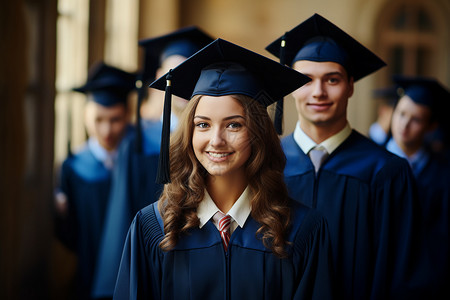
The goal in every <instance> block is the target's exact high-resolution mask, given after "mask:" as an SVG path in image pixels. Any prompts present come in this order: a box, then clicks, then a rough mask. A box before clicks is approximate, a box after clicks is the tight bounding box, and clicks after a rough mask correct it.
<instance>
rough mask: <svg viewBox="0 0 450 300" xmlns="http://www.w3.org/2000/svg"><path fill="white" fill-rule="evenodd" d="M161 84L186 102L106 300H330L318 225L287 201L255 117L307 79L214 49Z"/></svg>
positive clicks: (276, 150)
mask: <svg viewBox="0 0 450 300" xmlns="http://www.w3.org/2000/svg"><path fill="white" fill-rule="evenodd" d="M167 77H168V83H169V85H168V86H169V87H170V88H169V89H168V91H170V92H172V93H173V94H175V95H176V96H179V97H182V98H185V99H191V100H190V101H189V103H188V106H187V107H186V109H185V110H184V113H183V117H182V119H181V121H180V126H179V129H178V130H177V131H176V132H175V133H174V135H173V136H172V137H171V139H170V148H169V149H168V151H167V152H168V153H170V160H169V167H168V168H169V169H170V174H168V175H169V176H167V177H166V178H165V179H166V180H167V181H166V185H165V187H164V191H163V193H162V195H161V197H160V200H159V202H158V203H157V204H153V205H150V206H148V207H146V208H144V209H143V210H142V211H140V212H139V213H138V214H137V215H136V217H135V220H134V221H133V224H132V225H131V227H130V230H129V234H128V238H127V241H126V244H125V248H124V252H123V256H122V263H121V269H120V271H119V276H118V279H117V285H116V292H115V297H116V298H117V299H130V298H131V299H137V298H139V299H141V298H142V299H144V298H145V299H154V298H156V299H160V298H162V299H174V298H177V297H178V298H183V299H294V298H295V299H297V298H298V299H303V298H304V299H312V298H320V299H330V298H332V295H333V286H332V274H333V270H332V265H333V264H332V262H330V261H329V260H328V259H329V257H330V253H329V249H330V244H329V237H328V227H327V224H326V221H325V219H324V218H323V217H322V216H321V215H320V214H318V213H317V212H316V211H315V210H313V209H309V208H307V207H306V206H303V205H302V204H300V203H296V202H294V201H293V200H292V199H290V198H289V197H288V194H287V189H286V186H285V184H284V181H283V169H284V165H285V156H284V153H283V150H282V148H281V144H280V140H279V138H278V135H277V133H276V131H275V127H274V125H273V124H272V121H271V119H270V117H269V115H268V113H267V105H270V104H271V103H273V102H274V100H273V99H281V98H283V96H285V95H287V94H288V93H290V92H292V91H293V90H295V89H296V88H298V87H299V86H300V85H302V84H304V83H305V82H307V81H308V79H307V78H306V77H305V76H304V75H302V74H300V73H299V72H297V71H294V70H292V69H289V68H287V67H285V66H283V65H281V64H279V63H277V62H275V61H272V60H270V59H268V58H266V57H263V56H260V55H258V54H256V53H253V52H251V51H249V50H246V49H244V48H241V47H239V46H237V45H234V44H232V43H229V42H226V41H224V40H220V39H218V40H216V41H214V42H213V43H211V44H210V45H208V46H207V47H205V48H204V49H202V50H201V51H199V52H197V53H196V54H195V55H193V56H192V57H191V58H189V59H188V60H187V61H186V62H184V63H183V64H181V65H180V66H179V67H177V68H176V69H174V70H172V71H171V72H169V74H168V76H167ZM165 79H166V78H160V79H158V80H157V81H155V82H154V83H152V85H151V87H155V88H158V89H165V88H166V84H165V82H166V80H165ZM169 79H170V81H169ZM166 99H168V98H166ZM166 104H170V103H169V102H168V101H167V102H166ZM166 113H167V115H169V112H168V111H166ZM168 153H166V154H168ZM160 166H162V167H164V164H161V165H160Z"/></svg>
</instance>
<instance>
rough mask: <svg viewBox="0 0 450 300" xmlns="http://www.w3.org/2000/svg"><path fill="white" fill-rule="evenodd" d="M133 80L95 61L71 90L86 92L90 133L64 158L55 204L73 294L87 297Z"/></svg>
mask: <svg viewBox="0 0 450 300" xmlns="http://www.w3.org/2000/svg"><path fill="white" fill-rule="evenodd" d="M135 80H136V75H135V74H131V73H128V72H125V71H123V70H120V69H117V68H115V67H112V66H109V65H106V64H104V63H97V64H95V65H94V66H93V67H91V69H90V71H89V75H88V79H87V82H86V83H85V84H84V85H83V86H81V87H78V88H75V89H74V90H75V91H78V92H81V93H85V94H86V95H87V97H88V98H87V99H88V100H87V103H86V108H85V109H86V128H87V131H88V133H89V134H90V137H89V139H88V141H87V142H86V143H85V144H84V145H83V146H82V147H81V149H79V150H78V151H77V152H76V153H74V154H71V155H69V157H68V158H66V160H65V161H64V162H63V164H62V167H61V170H60V179H59V181H60V182H59V187H58V189H57V193H56V203H55V204H56V205H57V206H56V212H57V223H56V232H57V236H58V237H59V238H60V239H61V241H62V242H63V243H64V244H65V245H66V246H68V248H69V249H70V250H72V251H73V252H75V254H76V256H77V261H78V262H77V264H78V265H77V272H76V290H77V299H91V287H92V281H93V276H94V267H95V265H96V262H97V254H98V249H99V242H100V239H101V236H102V234H103V232H102V229H103V225H104V220H105V212H106V208H107V205H108V200H109V195H110V194H109V193H110V188H111V174H112V170H113V168H114V164H115V162H116V157H117V148H118V147H119V145H120V143H121V142H123V141H124V140H125V139H126V137H127V135H129V134H130V132H131V127H130V126H129V122H128V120H129V114H128V108H127V98H128V96H129V93H130V92H131V91H132V90H133V89H134V87H135Z"/></svg>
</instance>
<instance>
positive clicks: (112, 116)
mask: <svg viewBox="0 0 450 300" xmlns="http://www.w3.org/2000/svg"><path fill="white" fill-rule="evenodd" d="M86 109H87V110H89V113H88V114H87V115H86V116H87V118H88V119H91V120H86V121H87V123H88V124H91V126H90V127H91V128H92V129H91V130H90V132H92V134H93V135H94V136H95V137H96V138H97V139H98V141H99V143H100V145H101V146H102V147H103V148H105V149H106V150H113V149H115V148H117V146H118V145H119V143H120V141H121V139H122V137H123V134H124V132H125V128H126V126H127V124H128V115H127V109H126V107H125V105H124V104H116V105H113V106H103V105H100V104H98V103H95V102H93V101H89V103H88V106H87V107H86Z"/></svg>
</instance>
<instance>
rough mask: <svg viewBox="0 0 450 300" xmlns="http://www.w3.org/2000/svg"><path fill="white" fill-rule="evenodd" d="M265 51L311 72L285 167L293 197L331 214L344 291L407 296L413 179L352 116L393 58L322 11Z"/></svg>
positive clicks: (286, 143) (299, 93) (300, 94)
mask: <svg viewBox="0 0 450 300" xmlns="http://www.w3.org/2000/svg"><path fill="white" fill-rule="evenodd" d="M280 46H281V47H280ZM266 49H267V50H268V51H269V52H271V53H272V54H274V55H275V56H277V57H280V60H281V62H282V63H284V64H287V65H289V66H291V67H292V68H293V69H295V70H297V71H299V72H301V73H303V74H305V75H307V76H309V77H310V78H311V82H309V83H307V84H306V85H304V86H302V87H301V88H299V89H297V90H296V91H295V92H293V93H292V95H293V96H294V98H295V101H296V108H297V111H298V123H297V125H296V128H295V130H294V132H293V133H292V134H291V135H289V136H287V137H285V138H284V139H283V140H282V143H283V148H284V151H285V154H286V157H287V165H286V168H285V171H284V174H285V180H286V183H287V185H288V189H289V193H290V195H291V197H293V198H294V199H296V200H298V201H300V202H302V203H305V204H306V205H308V206H310V207H314V208H316V209H318V210H319V211H320V212H322V213H323V214H324V215H325V217H326V218H327V220H328V223H329V227H330V231H331V243H332V249H333V259H334V263H335V266H336V279H337V288H338V292H339V293H340V297H341V298H342V299H389V298H395V297H397V296H398V297H400V298H402V297H404V296H406V295H408V296H409V294H407V292H408V289H407V285H408V282H407V280H406V277H407V275H408V274H407V271H408V267H409V265H408V261H409V257H410V254H409V253H410V246H411V238H412V235H413V230H414V226H415V224H414V220H415V219H414V214H415V206H416V204H415V202H416V200H415V199H414V196H413V191H414V189H413V187H414V178H413V176H412V173H411V170H410V168H409V166H408V163H407V162H406V160H404V159H401V158H399V157H397V156H396V155H392V154H391V153H389V152H387V151H386V150H385V149H383V148H381V147H379V146H378V145H376V144H375V143H374V142H373V141H371V140H370V139H368V138H367V137H365V136H363V135H361V134H360V133H358V132H357V131H356V130H353V129H352V128H351V127H350V124H349V123H348V120H347V105H348V101H349V98H350V97H351V96H352V94H353V88H354V87H353V86H354V83H355V82H356V81H357V80H359V79H361V78H363V77H365V76H367V75H369V74H371V73H372V72H374V71H376V70H378V69H379V68H381V67H383V66H384V65H385V63H384V62H383V61H382V60H381V59H379V58H378V57H377V56H376V55H375V54H373V53H372V52H371V51H370V50H368V49H367V48H365V47H364V46H362V45H361V44H360V43H359V42H357V41H356V40H355V39H353V38H352V37H351V36H349V35H348V34H346V33H345V32H344V31H342V30H341V29H339V28H338V27H337V26H335V25H334V24H332V23H331V22H329V21H328V20H326V19H325V18H323V17H322V16H320V15H318V14H315V15H313V16H312V17H310V18H309V19H307V20H306V21H304V22H303V23H301V24H300V25H298V26H297V27H295V28H294V29H292V30H290V31H288V32H286V34H285V35H284V36H283V37H282V38H280V39H278V40H277V41H275V42H273V43H272V44H271V45H269V46H268V47H267V48H266Z"/></svg>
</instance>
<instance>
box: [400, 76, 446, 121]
mask: <svg viewBox="0 0 450 300" xmlns="http://www.w3.org/2000/svg"><path fill="white" fill-rule="evenodd" d="M393 80H394V82H395V83H396V84H397V85H398V86H399V87H400V88H401V89H402V94H401V95H400V96H404V95H406V96H408V97H409V98H411V100H412V101H414V102H415V103H417V104H421V105H425V106H427V107H429V108H430V109H431V111H432V114H433V115H434V116H439V112H440V111H443V110H445V109H443V108H445V106H447V105H448V104H449V103H450V92H449V91H448V89H447V88H445V87H444V86H443V85H441V84H440V83H439V82H438V81H437V80H436V79H434V78H430V77H421V76H420V77H419V76H415V77H411V76H400V75H396V76H394V77H393ZM445 113H447V112H445Z"/></svg>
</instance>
